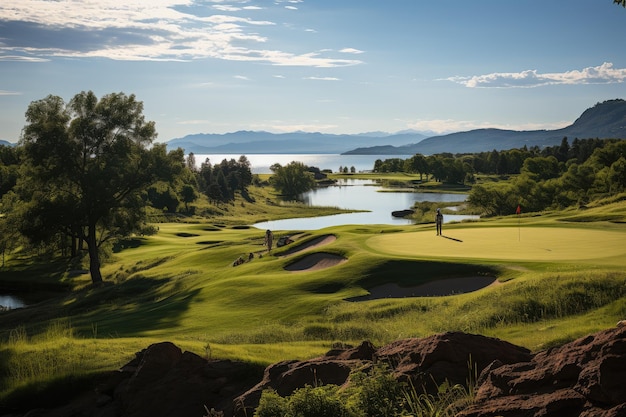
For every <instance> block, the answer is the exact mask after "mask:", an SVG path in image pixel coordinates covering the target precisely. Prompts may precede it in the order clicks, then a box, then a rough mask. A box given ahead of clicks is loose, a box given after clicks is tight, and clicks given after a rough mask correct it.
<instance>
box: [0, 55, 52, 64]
mask: <svg viewBox="0 0 626 417" xmlns="http://www.w3.org/2000/svg"><path fill="white" fill-rule="evenodd" d="M2 61H15V62H48V61H50V60H49V59H45V58H39V57H34V56H21V55H1V54H0V62H2Z"/></svg>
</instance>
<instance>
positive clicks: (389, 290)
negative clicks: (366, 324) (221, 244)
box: [348, 276, 499, 301]
mask: <svg viewBox="0 0 626 417" xmlns="http://www.w3.org/2000/svg"><path fill="white" fill-rule="evenodd" d="M497 284H499V282H498V280H496V279H495V278H493V277H484V276H482V277H481V276H477V277H464V278H448V279H441V280H437V281H432V282H427V283H425V284H422V285H417V286H415V287H401V286H399V285H398V284H393V283H390V284H384V285H379V286H377V287H373V288H370V289H369V292H370V293H369V294H368V295H363V296H360V297H353V298H350V299H348V301H368V300H378V299H381V298H404V297H440V296H445V295H454V294H463V293H468V292H473V291H477V290H480V289H482V288H485V287H488V286H490V285H497Z"/></svg>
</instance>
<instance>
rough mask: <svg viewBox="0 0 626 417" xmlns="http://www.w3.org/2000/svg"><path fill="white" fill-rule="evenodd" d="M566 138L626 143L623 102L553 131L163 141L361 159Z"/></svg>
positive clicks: (244, 134) (208, 149)
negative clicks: (617, 140)
mask: <svg viewBox="0 0 626 417" xmlns="http://www.w3.org/2000/svg"><path fill="white" fill-rule="evenodd" d="M564 137H567V138H568V139H570V140H573V139H574V138H579V139H587V138H619V139H621V138H623V139H626V101H624V100H622V99H615V100H608V101H604V102H602V103H597V104H596V105H595V106H593V107H591V108H589V109H587V110H585V111H584V112H583V113H582V114H581V116H580V117H579V118H578V119H576V120H575V121H574V123H572V124H571V125H569V126H567V127H564V128H562V129H556V130H527V131H517V130H504V129H475V130H469V131H465V132H456V133H450V134H446V135H440V136H430V137H429V136H427V134H425V133H424V132H416V131H405V132H398V133H395V134H385V133H382V132H371V133H363V134H358V135H347V134H346V135H334V134H324V133H305V132H294V133H281V134H276V133H270V132H262V131H261V132H256V131H239V132H233V133H226V134H202V133H201V134H193V135H187V136H185V137H182V138H176V139H172V140H170V141H168V142H167V144H168V147H170V148H174V147H181V148H183V149H185V151H186V152H187V153H189V152H193V153H195V154H263V153H277V154H288V153H329V154H336V153H341V154H353V155H358V154H363V155H414V154H416V153H421V154H424V155H432V154H435V153H442V152H451V153H471V152H484V151H491V150H493V149H496V150H504V149H512V148H521V147H523V146H524V145H526V146H527V147H532V146H539V147H540V148H541V147H545V146H554V145H558V144H560V143H561V140H562V139H563V138H564Z"/></svg>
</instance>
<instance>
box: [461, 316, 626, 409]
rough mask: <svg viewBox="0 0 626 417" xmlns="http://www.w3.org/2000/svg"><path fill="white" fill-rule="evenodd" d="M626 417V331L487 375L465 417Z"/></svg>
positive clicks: (604, 334) (488, 371) (597, 336)
mask: <svg viewBox="0 0 626 417" xmlns="http://www.w3.org/2000/svg"><path fill="white" fill-rule="evenodd" d="M495 416H502V417H540V416H541V417H550V416H554V417H568V416H572V417H574V416H575V417H579V416H585V417H591V416H598V417H599V416H602V417H624V416H626V327H624V326H621V327H617V328H613V329H609V330H606V331H603V332H599V333H596V334H594V335H591V336H587V337H583V338H580V339H578V340H575V341H573V342H571V343H568V344H565V345H563V346H561V347H559V348H553V349H549V350H546V351H543V352H540V353H538V354H536V355H535V356H534V357H533V358H532V360H530V361H529V362H522V363H516V364H509V365H503V364H496V365H492V366H491V367H490V368H489V369H486V370H485V371H483V373H482V374H481V376H480V379H479V386H478V392H477V394H476V401H475V403H474V404H473V405H472V406H470V407H469V408H468V409H467V410H465V411H464V412H463V413H461V415H460V417H495Z"/></svg>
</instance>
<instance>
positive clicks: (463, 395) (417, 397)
mask: <svg viewBox="0 0 626 417" xmlns="http://www.w3.org/2000/svg"><path fill="white" fill-rule="evenodd" d="M404 396H405V399H406V403H407V406H408V409H409V411H410V412H411V416H412V417H454V416H456V415H457V414H458V413H459V412H461V411H463V410H464V409H465V408H466V407H467V406H468V405H469V404H470V403H471V399H472V394H471V393H469V392H468V390H467V388H465V387H464V386H462V385H458V384H456V385H451V384H450V383H448V382H444V383H443V384H442V385H440V386H439V390H438V392H437V394H436V395H432V394H428V393H424V392H422V393H420V392H419V391H418V390H417V389H416V388H415V387H414V386H413V385H412V384H411V387H410V389H407V390H405V391H404Z"/></svg>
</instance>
